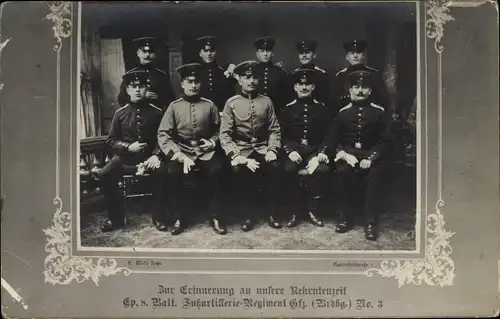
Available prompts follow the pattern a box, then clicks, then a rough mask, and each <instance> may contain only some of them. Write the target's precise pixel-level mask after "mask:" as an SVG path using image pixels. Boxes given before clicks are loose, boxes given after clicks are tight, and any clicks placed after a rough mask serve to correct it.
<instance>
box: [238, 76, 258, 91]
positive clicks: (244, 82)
mask: <svg viewBox="0 0 500 319" xmlns="http://www.w3.org/2000/svg"><path fill="white" fill-rule="evenodd" d="M238 82H239V83H240V85H241V90H242V91H243V92H246V93H250V92H255V90H257V84H259V79H258V78H257V77H256V76H255V75H253V74H249V75H248V74H246V75H241V76H239V78H238Z"/></svg>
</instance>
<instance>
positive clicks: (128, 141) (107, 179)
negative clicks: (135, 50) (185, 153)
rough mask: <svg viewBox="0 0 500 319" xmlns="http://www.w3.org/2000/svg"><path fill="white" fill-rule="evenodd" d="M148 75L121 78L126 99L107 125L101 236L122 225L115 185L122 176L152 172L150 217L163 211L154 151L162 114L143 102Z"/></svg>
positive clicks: (130, 74)
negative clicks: (107, 155)
mask: <svg viewBox="0 0 500 319" xmlns="http://www.w3.org/2000/svg"><path fill="white" fill-rule="evenodd" d="M147 78H148V74H147V72H146V71H143V70H133V71H129V72H127V73H126V74H125V75H124V76H123V84H122V86H123V87H126V92H127V95H128V99H127V104H125V106H123V107H121V108H119V109H118V110H117V111H116V113H115V115H114V117H113V120H112V122H111V127H110V131H109V134H108V138H107V141H106V143H107V146H108V147H109V148H110V149H111V151H112V152H113V153H114V156H113V157H112V158H111V160H110V161H109V163H108V164H106V165H105V166H104V168H103V169H102V171H101V172H100V180H101V187H102V191H103V194H104V198H105V202H106V207H107V210H108V220H106V222H105V223H104V224H103V225H102V226H101V230H102V231H104V232H107V231H112V230H114V229H117V228H120V227H122V226H123V224H124V209H125V208H124V207H123V197H122V193H121V192H120V190H119V188H118V181H119V180H120V178H122V177H123V175H124V174H125V173H128V174H135V173H136V172H137V170H138V168H137V166H138V165H140V164H144V165H140V166H141V167H142V168H145V169H146V170H149V171H155V174H152V175H153V177H155V178H156V179H155V181H154V183H155V185H157V186H158V187H157V188H156V193H155V194H154V195H155V200H154V207H153V210H154V211H153V216H154V215H156V214H158V211H161V210H162V209H163V207H164V202H163V199H164V197H165V196H164V194H162V189H163V188H162V185H161V178H160V176H161V174H162V172H164V166H163V164H162V162H161V150H160V149H159V147H158V143H157V138H156V131H157V129H158V125H159V124H160V121H161V117H162V114H163V113H162V110H161V109H160V108H158V107H156V106H154V105H153V104H150V103H148V102H147V99H146V91H147Z"/></svg>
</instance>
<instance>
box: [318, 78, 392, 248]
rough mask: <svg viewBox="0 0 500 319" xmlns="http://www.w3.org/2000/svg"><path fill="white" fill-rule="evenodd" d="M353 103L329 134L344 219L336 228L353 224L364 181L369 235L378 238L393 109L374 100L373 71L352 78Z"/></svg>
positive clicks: (368, 236)
mask: <svg viewBox="0 0 500 319" xmlns="http://www.w3.org/2000/svg"><path fill="white" fill-rule="evenodd" d="M349 79H350V84H351V88H350V90H349V93H350V97H351V102H350V103H349V104H347V105H346V106H345V107H343V108H342V109H340V111H339V113H338V115H337V117H336V118H335V120H334V122H333V125H332V129H331V131H330V134H329V137H328V150H327V153H328V155H329V157H330V158H334V162H336V164H335V168H336V178H335V180H336V192H337V195H338V200H339V206H340V207H339V208H340V212H341V221H340V223H339V224H338V225H337V227H336V231H337V232H339V233H344V232H347V231H349V230H350V229H351V228H352V226H353V219H354V214H353V207H354V204H355V203H356V202H359V200H360V198H359V197H357V196H356V195H353V193H352V190H353V187H354V186H355V185H356V184H357V182H363V183H364V186H366V187H367V188H366V192H365V193H363V194H362V195H361V196H362V197H363V199H364V200H365V206H364V219H365V235H366V238H367V239H369V240H376V238H377V234H378V228H377V225H378V216H379V212H380V204H381V198H382V195H383V186H384V185H383V180H382V173H383V170H384V167H385V163H384V159H385V158H384V157H385V156H386V154H387V151H388V148H389V147H390V146H391V143H392V136H391V135H392V134H391V126H392V117H391V112H389V111H388V110H387V109H386V108H384V107H383V106H381V105H378V104H376V103H374V102H372V100H371V99H370V94H371V92H372V89H371V87H372V83H373V82H372V81H373V73H372V72H369V71H355V72H353V73H351V75H350V77H349Z"/></svg>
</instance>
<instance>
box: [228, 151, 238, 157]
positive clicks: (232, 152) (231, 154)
mask: <svg viewBox="0 0 500 319" xmlns="http://www.w3.org/2000/svg"><path fill="white" fill-rule="evenodd" d="M238 155H240V154H239V153H236V152H234V151H230V152H228V153H227V156H228V157H229V158H230V159H233V158H235V157H236V156H238Z"/></svg>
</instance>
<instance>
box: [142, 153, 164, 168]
mask: <svg viewBox="0 0 500 319" xmlns="http://www.w3.org/2000/svg"><path fill="white" fill-rule="evenodd" d="M160 164H161V160H160V158H159V157H158V155H153V156H151V157H150V158H148V159H147V160H146V162H144V166H145V167H146V169H155V168H159V167H160Z"/></svg>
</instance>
